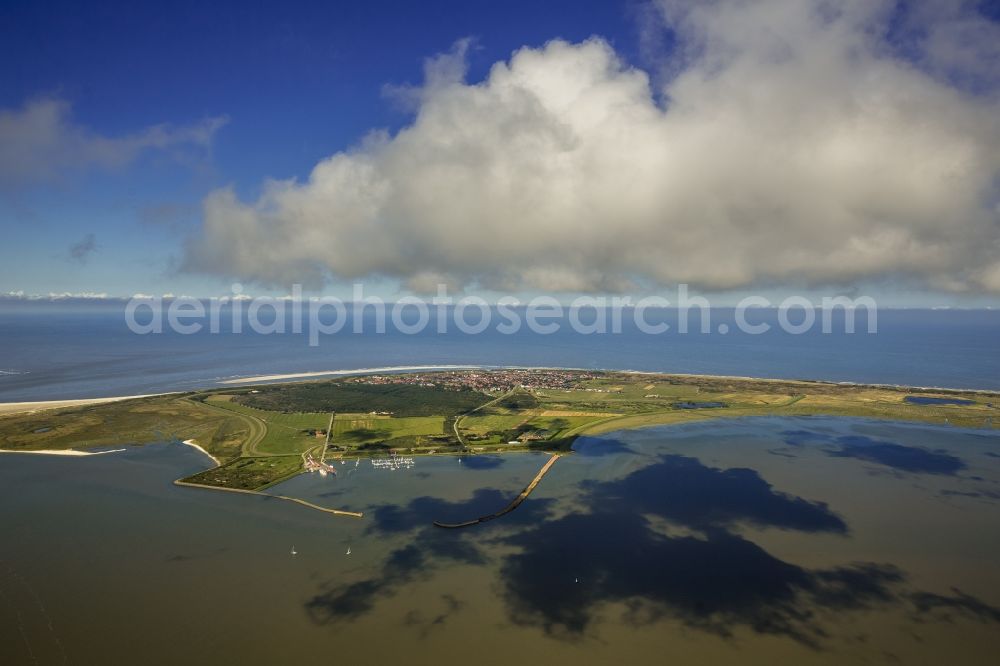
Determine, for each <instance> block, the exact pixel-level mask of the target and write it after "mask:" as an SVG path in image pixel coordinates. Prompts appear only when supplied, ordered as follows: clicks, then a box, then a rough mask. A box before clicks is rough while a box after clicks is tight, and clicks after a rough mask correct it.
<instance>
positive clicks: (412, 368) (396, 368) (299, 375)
mask: <svg viewBox="0 0 1000 666" xmlns="http://www.w3.org/2000/svg"><path fill="white" fill-rule="evenodd" d="M484 367H486V366H482V365H393V366H387V367H384V368H356V369H354V370H321V371H318V372H293V373H291V374H287V375H257V376H256V377H240V378H239V379H226V380H224V381H221V382H219V383H220V384H250V383H253V382H273V381H278V380H281V379H303V378H306V377H332V376H337V375H370V374H376V373H379V372H417V371H422V370H476V369H478V368H484Z"/></svg>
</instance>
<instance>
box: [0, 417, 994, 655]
mask: <svg viewBox="0 0 1000 666" xmlns="http://www.w3.org/2000/svg"><path fill="white" fill-rule="evenodd" d="M545 459H546V456H544V455H541V454H530V453H519V454H511V455H504V456H479V457H466V458H464V459H460V458H457V457H436V458H417V459H416V461H415V465H414V467H412V468H410V469H399V470H391V469H377V468H375V467H373V466H372V465H371V464H370V463H368V462H362V463H360V464H359V465H357V466H355V465H354V463H353V462H352V463H348V464H346V465H338V471H339V473H338V475H337V476H336V478H332V477H326V478H322V477H320V476H317V475H304V476H299V477H296V478H295V479H292V480H290V481H288V482H286V483H284V484H281V486H279V487H277V488H275V489H274V490H273V491H272V492H275V493H279V492H280V493H281V494H286V495H294V496H297V497H302V498H304V499H306V500H309V501H312V502H315V503H317V504H321V505H324V506H330V507H336V508H343V509H353V510H360V511H364V512H365V517H364V518H363V519H361V520H355V519H349V518H334V517H331V516H329V515H326V514H323V513H320V512H317V511H312V510H309V509H306V508H303V507H300V506H298V505H294V504H290V503H287V502H281V501H278V500H269V499H266V498H259V497H252V496H242V495H238V494H228V493H223V492H213V491H202V490H196V489H188V488H179V487H176V486H173V485H172V484H171V480H172V479H174V478H177V477H178V476H181V475H184V474H189V473H191V472H193V471H195V470H197V469H200V468H202V467H203V466H204V465H205V463H206V461H205V459H204V457H203V456H202V455H201V454H199V453H198V452H197V451H195V450H193V449H190V448H188V447H184V446H182V445H180V444H165V445H153V446H147V447H143V448H139V449H130V450H128V451H126V452H123V453H118V454H109V455H104V456H92V457H87V458H74V459H65V458H49V457H46V456H23V455H16V454H11V455H7V456H4V457H3V458H0V501H2V502H3V506H4V511H3V512H2V513H0V530H2V533H3V535H4V542H3V548H2V551H0V589H2V591H3V596H0V626H3V627H4V628H5V629H4V640H3V641H0V662H2V663H33V661H37V663H42V664H57V663H67V662H68V663H130V662H131V663H134V662H135V661H136V660H137V659H138V660H141V661H142V662H143V663H171V662H176V661H178V660H182V659H183V660H187V661H188V662H189V663H223V662H226V663H233V662H245V663H292V662H295V663H327V662H330V661H334V660H340V661H344V662H346V663H352V664H385V663H402V662H404V661H408V662H419V663H454V662H457V661H459V660H463V661H464V660H475V661H476V662H477V663H483V664H499V663H505V664H509V663H511V662H513V661H516V660H522V661H523V660H525V659H530V660H532V661H538V662H539V663H553V662H555V661H559V662H568V663H579V664H605V663H634V664H642V663H657V664H658V663H664V662H665V661H671V660H674V661H679V662H682V663H695V664H697V663H706V664H710V663H734V662H736V661H738V662H739V663H761V664H763V663H775V662H776V660H777V661H781V662H785V663H831V664H832V663H845V662H851V663H857V662H861V661H862V660H864V661H867V662H868V663H895V660H901V661H902V662H903V663H963V664H977V663H982V664H987V663H993V660H994V658H995V655H996V653H997V650H998V649H1000V571H998V569H997V567H996V565H995V562H996V557H997V555H998V553H1000V529H998V528H997V525H998V524H1000V521H998V518H1000V437H998V436H997V435H996V434H994V433H992V432H987V431H974V430H960V429H955V428H947V427H933V426H925V425H911V424H900V423H892V422H876V421H865V420H857V419H834V418H754V419H739V420H722V421H714V422H711V423H700V424H691V425H684V426H673V427H660V428H652V429H647V430H639V431H628V432H619V433H613V434H610V435H607V436H604V437H601V438H585V439H582V440H579V441H578V444H577V452H576V453H575V454H573V455H570V456H566V457H564V458H562V459H560V460H559V461H558V462H557V463H556V464H555V466H554V467H553V468H552V470H551V471H550V473H549V474H548V475H547V476H546V477H545V479H544V481H543V482H542V483H541V485H540V486H539V487H538V489H537V490H536V491H535V492H534V493H533V494H532V495H531V497H530V498H529V499H528V501H526V502H525V503H524V504H522V505H521V507H520V508H518V509H517V510H516V511H514V512H512V513H510V514H508V515H507V516H504V517H503V518H501V519H497V520H494V521H492V522H490V523H487V524H483V525H479V526H476V527H472V528H468V529H462V530H442V529H439V528H435V527H433V526H432V525H431V523H432V521H434V520H444V521H449V522H450V521H454V522H460V521H462V520H467V519H469V518H474V517H476V516H479V515H482V514H485V513H490V512H492V511H495V510H496V509H498V508H501V507H502V506H504V505H505V504H506V503H507V502H508V501H509V500H510V499H511V498H512V497H513V496H514V495H515V494H516V493H517V492H518V491H519V490H520V489H521V488H522V487H523V486H524V485H525V484H526V483H527V481H528V480H530V478H531V477H532V476H533V475H534V474H535V472H536V471H537V470H538V468H539V467H541V465H542V463H543V462H544V460H545ZM42 526H44V529H42V528H41V527H42ZM293 547H294V548H295V550H296V552H297V554H296V555H292V554H291V550H292V548H293ZM348 548H350V550H351V554H350V555H348V554H347V550H348Z"/></svg>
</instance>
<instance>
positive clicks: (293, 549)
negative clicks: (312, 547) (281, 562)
mask: <svg viewBox="0 0 1000 666" xmlns="http://www.w3.org/2000/svg"><path fill="white" fill-rule="evenodd" d="M298 554H299V553H298V551H296V550H295V546H292V555H298Z"/></svg>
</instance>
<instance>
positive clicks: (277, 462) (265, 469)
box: [181, 456, 302, 490]
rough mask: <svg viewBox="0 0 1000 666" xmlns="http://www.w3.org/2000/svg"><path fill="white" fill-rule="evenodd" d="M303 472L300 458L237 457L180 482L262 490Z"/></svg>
mask: <svg viewBox="0 0 1000 666" xmlns="http://www.w3.org/2000/svg"><path fill="white" fill-rule="evenodd" d="M301 469H302V459H301V458H300V457H299V456H268V457H266V458H237V459H236V460H233V461H231V462H229V463H227V464H225V465H222V466H220V467H214V468H212V469H209V470H206V471H204V472H200V473H198V474H195V475H194V476H189V477H187V478H186V479H181V481H182V482H184V483H196V484H199V485H204V486H219V487H223V488H235V489H237V490H261V489H263V488H266V487H268V486H271V485H274V484H275V483H278V482H279V481H283V480H284V479H287V478H288V477H290V476H293V475H295V474H297V473H298V472H299V471H300V470H301Z"/></svg>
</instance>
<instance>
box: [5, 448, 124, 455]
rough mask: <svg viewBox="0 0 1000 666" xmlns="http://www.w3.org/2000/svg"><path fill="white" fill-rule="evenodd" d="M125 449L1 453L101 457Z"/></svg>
mask: <svg viewBox="0 0 1000 666" xmlns="http://www.w3.org/2000/svg"><path fill="white" fill-rule="evenodd" d="M124 450H125V449H111V450H110V451H77V450H76V449H61V450H51V451H11V450H9V449H0V453H31V454H35V455H42V456H100V455H104V454H105V453H121V452H122V451H124Z"/></svg>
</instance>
